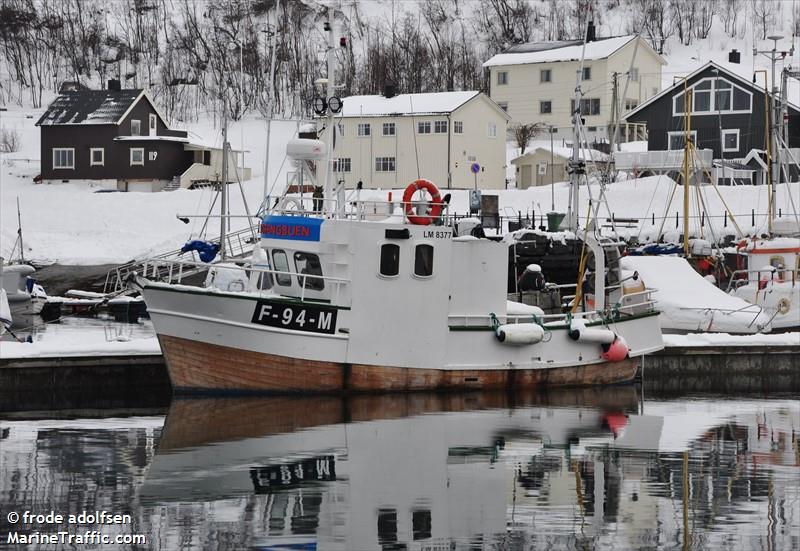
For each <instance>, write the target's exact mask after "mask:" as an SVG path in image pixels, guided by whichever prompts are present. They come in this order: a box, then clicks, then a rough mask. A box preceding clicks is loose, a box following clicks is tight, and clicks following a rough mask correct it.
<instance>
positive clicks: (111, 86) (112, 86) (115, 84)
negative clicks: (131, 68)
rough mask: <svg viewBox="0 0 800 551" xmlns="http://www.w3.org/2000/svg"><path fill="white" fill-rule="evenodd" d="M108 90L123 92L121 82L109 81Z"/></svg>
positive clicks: (113, 79)
mask: <svg viewBox="0 0 800 551" xmlns="http://www.w3.org/2000/svg"><path fill="white" fill-rule="evenodd" d="M108 89H109V90H111V91H113V92H119V91H120V90H122V85H121V84H120V82H119V80H117V79H115V78H112V79H111V80H109V81H108Z"/></svg>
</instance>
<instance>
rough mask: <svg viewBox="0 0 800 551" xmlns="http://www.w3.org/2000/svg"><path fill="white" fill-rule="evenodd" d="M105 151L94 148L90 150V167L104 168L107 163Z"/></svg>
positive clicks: (100, 148)
mask: <svg viewBox="0 0 800 551" xmlns="http://www.w3.org/2000/svg"><path fill="white" fill-rule="evenodd" d="M105 157H106V155H105V149H103V148H102V147H93V148H91V149H90V150H89V166H103V165H104V164H105V162H106V159H105Z"/></svg>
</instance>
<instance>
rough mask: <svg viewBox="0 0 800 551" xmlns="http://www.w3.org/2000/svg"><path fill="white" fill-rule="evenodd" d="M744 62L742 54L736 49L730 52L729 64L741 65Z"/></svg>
mask: <svg viewBox="0 0 800 551" xmlns="http://www.w3.org/2000/svg"><path fill="white" fill-rule="evenodd" d="M741 62H742V52H739V51H737V50H736V48H734V49H733V50H731V51H730V52H728V63H741Z"/></svg>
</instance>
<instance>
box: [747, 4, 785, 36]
mask: <svg viewBox="0 0 800 551" xmlns="http://www.w3.org/2000/svg"><path fill="white" fill-rule="evenodd" d="M750 6H751V8H752V10H753V18H754V20H755V21H754V23H755V24H758V26H759V27H761V40H765V39H766V38H767V31H768V29H769V28H770V27H771V26H772V25H774V23H775V21H774V19H775V13H776V12H777V8H778V7H779V4H778V3H777V2H774V1H773V0H750Z"/></svg>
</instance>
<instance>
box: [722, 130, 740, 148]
mask: <svg viewBox="0 0 800 551" xmlns="http://www.w3.org/2000/svg"><path fill="white" fill-rule="evenodd" d="M722 151H723V152H725V153H733V152H738V151H739V129H738V128H735V129H733V130H723V131H722Z"/></svg>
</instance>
